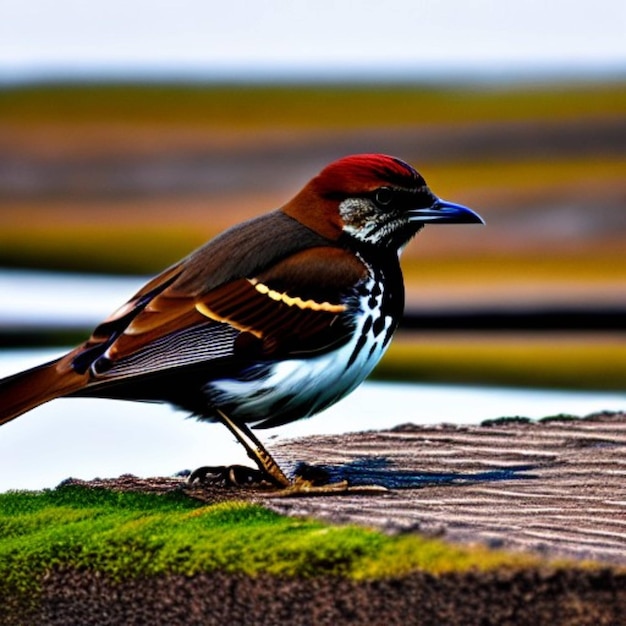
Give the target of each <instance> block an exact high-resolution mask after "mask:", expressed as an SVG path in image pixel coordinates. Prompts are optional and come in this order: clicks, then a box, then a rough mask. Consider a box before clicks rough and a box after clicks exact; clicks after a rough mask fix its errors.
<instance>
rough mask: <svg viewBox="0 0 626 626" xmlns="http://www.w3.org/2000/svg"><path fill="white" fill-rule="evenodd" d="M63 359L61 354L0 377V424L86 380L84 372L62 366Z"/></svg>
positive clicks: (75, 388) (76, 387) (78, 387)
mask: <svg viewBox="0 0 626 626" xmlns="http://www.w3.org/2000/svg"><path fill="white" fill-rule="evenodd" d="M64 360H65V357H64V358H61V359H57V360H56V361H51V362H50V363H45V364H44V365H39V366H37V367H34V368H32V369H29V370H26V371H25V372H20V373H19V374H14V375H13V376H9V377H7V378H4V379H2V380H0V425H2V424H6V423H7V422H9V421H11V420H12V419H15V418H16V417H19V416H20V415H22V414H23V413H26V412H27V411H30V410H31V409H34V408H35V407H36V406H39V405H40V404H43V403H44V402H48V401H49V400H53V399H54V398H58V397H60V396H64V395H67V394H68V393H72V392H73V391H77V390H78V389H80V388H81V387H83V386H84V385H85V384H86V382H87V378H86V376H83V375H80V374H77V373H76V372H74V371H72V370H71V369H68V368H67V367H63V365H64V363H63V361H64Z"/></svg>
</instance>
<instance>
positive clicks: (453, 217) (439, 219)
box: [409, 199, 485, 224]
mask: <svg viewBox="0 0 626 626" xmlns="http://www.w3.org/2000/svg"><path fill="white" fill-rule="evenodd" d="M409 220H410V221H411V222H416V223H420V224H430V223H431V222H432V223H437V224H484V223H485V220H484V219H483V218H482V217H480V215H478V213H475V212H474V211H472V209H468V208H467V207H466V206H463V205H461V204H454V202H446V201H445V200H439V199H438V200H437V202H435V204H433V205H432V206H430V207H428V208H426V209H411V210H410V211H409Z"/></svg>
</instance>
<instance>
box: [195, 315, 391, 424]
mask: <svg viewBox="0 0 626 626" xmlns="http://www.w3.org/2000/svg"><path fill="white" fill-rule="evenodd" d="M363 304H365V303H363ZM367 317H368V316H361V318H360V320H361V323H360V325H359V327H357V328H356V330H355V332H354V333H353V335H352V338H351V339H350V341H349V342H348V343H347V344H345V345H343V346H342V347H340V348H338V349H337V350H334V351H332V352H329V353H328V354H323V355H320V356H316V357H313V358H307V359H289V360H285V361H279V362H277V363H274V364H272V365H271V366H270V368H269V373H267V372H266V374H265V375H264V376H263V377H259V378H253V379H252V380H234V379H222V380H214V381H211V382H210V383H208V384H207V385H206V387H205V393H206V395H207V397H208V400H209V402H210V404H211V405H212V406H215V407H220V408H223V409H224V410H225V411H227V412H228V414H229V416H230V417H232V418H234V419H241V420H244V421H246V422H260V424H258V425H259V426H261V427H263V426H277V425H280V424H282V423H286V422H289V421H293V420H295V419H299V418H302V417H309V416H311V415H314V414H315V413H318V412H320V411H322V410H323V409H325V408H327V407H329V406H330V405H331V404H334V403H335V402H337V401H338V400H340V399H341V398H343V397H344V396H346V395H347V394H349V393H350V392H351V391H353V390H354V389H355V388H356V387H357V386H358V385H359V384H360V383H361V382H363V380H364V379H365V378H366V377H367V376H368V375H369V374H370V373H371V371H372V370H373V369H374V367H375V365H376V364H377V363H378V361H379V360H380V358H381V357H382V355H383V354H384V352H385V350H386V349H387V346H388V344H389V341H390V338H391V333H390V332H389V329H390V327H391V326H392V325H393V324H394V321H393V320H392V318H391V317H385V318H384V324H380V323H379V324H378V325H375V324H373V323H371V321H370V323H368V324H367V326H368V331H367V335H368V336H367V341H366V342H365V344H364V345H363V347H362V348H361V349H360V350H359V351H358V353H357V354H356V355H354V356H353V353H354V351H355V348H356V347H357V344H358V341H359V338H360V337H361V336H362V334H363V328H364V326H365V325H366V319H367ZM374 328H376V331H377V332H375V331H374ZM351 357H352V362H351V363H350V361H351ZM349 363H350V365H348V364H349ZM266 420H267V423H265V424H263V422H264V421H266Z"/></svg>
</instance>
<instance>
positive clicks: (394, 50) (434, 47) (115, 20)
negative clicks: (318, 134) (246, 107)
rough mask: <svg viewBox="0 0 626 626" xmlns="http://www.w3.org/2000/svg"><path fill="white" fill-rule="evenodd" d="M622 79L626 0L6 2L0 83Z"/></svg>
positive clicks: (1, 5) (0, 14)
mask: <svg viewBox="0 0 626 626" xmlns="http://www.w3.org/2000/svg"><path fill="white" fill-rule="evenodd" d="M552 71H556V72H564V73H571V74H574V75H575V74H576V73H583V74H585V73H587V74H589V73H591V74H593V73H594V72H617V73H622V74H623V73H626V2H624V0H594V1H590V0H579V1H576V0H524V1H523V2H516V3H512V2H504V1H502V0H386V1H384V2H383V1H382V0H360V1H359V2H357V1H347V0H344V1H342V0H300V1H297V0H295V1H294V0H255V1H254V2H250V0H229V1H228V2H216V1H213V0H106V2H100V1H97V0H89V1H87V0H54V1H52V0H2V1H1V2H0V80H4V81H7V80H9V81H12V80H28V79H30V78H49V77H54V76H55V75H56V76H58V75H66V76H67V75H87V76H89V75H91V76H103V75H104V76H106V75H114V76H130V77H137V76H142V75H143V76H151V75H156V76H158V75H169V76H170V77H177V76H178V77H181V78H186V77H193V76H198V77H209V78H211V77H217V78H229V77H230V78H237V77H241V76H244V77H246V76H247V77H255V76H256V77H259V78H261V79H263V78H264V77H266V76H270V77H271V76H274V77H276V76H278V77H280V76H284V77H296V78H298V77H305V78H306V77H307V76H309V77H316V76H322V77H332V76H339V77H344V76H354V77H357V78H358V77H360V76H365V77H367V76H377V77H379V78H385V77H388V78H390V79H394V80H395V79H397V78H402V77H411V76H428V75H431V76H437V75H440V74H443V75H449V74H451V73H452V74H454V73H456V74H459V75H463V74H466V73H487V74H492V75H494V76H498V77H502V76H504V77H506V76H507V75H514V74H520V73H521V74H523V73H531V74H532V73H537V72H552Z"/></svg>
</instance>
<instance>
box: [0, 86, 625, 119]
mask: <svg viewBox="0 0 626 626" xmlns="http://www.w3.org/2000/svg"><path fill="white" fill-rule="evenodd" d="M624 111H626V85H625V84H623V83H616V84H606V85H603V84H594V85H591V86H589V85H587V84H582V85H581V84H576V83H573V84H571V85H557V86H550V85H545V84H544V85H534V86H533V85H530V86H529V85H522V86H505V87H498V86H490V87H485V86H482V87H479V88H477V87H472V86H449V87H445V86H423V85H417V86H413V85H401V84H395V85H394V84H389V85H378V86H372V85H368V84H364V85H352V86H340V85H306V84H305V85H302V84H287V85H273V86H272V85H271V86H264V85H222V86H220V85H217V86H203V85H196V86H194V85H182V84H181V85H167V84H164V85H133V84H126V85H125V84H122V85H106V84H105V85H95V84H94V85H81V86H76V85H71V84H70V85H40V86H32V87H18V88H15V89H4V90H2V91H0V118H1V119H2V120H3V122H5V123H11V124H19V123H22V124H24V123H26V124H28V123H33V122H42V121H47V122H62V121H66V120H71V121H72V122H74V123H84V122H101V121H102V120H108V121H112V122H113V121H118V122H119V121H123V122H130V123H133V124H144V123H158V124H163V123H173V122H182V123H185V124H202V125H206V124H209V125H215V126H219V127H224V126H226V127H234V128H248V129H249V128H251V127H259V126H262V127H298V128H301V127H324V128H346V127H347V126H348V127H359V126H372V125H374V126H375V125H385V126H387V125H389V124H390V123H392V124H396V125H406V124H416V123H419V124H432V123H445V124H450V123H456V122H480V121H489V122H493V121H511V120H528V119H547V120H549V119H559V120H562V119H566V118H580V117H587V116H611V115H617V116H621V115H623V114H624Z"/></svg>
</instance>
